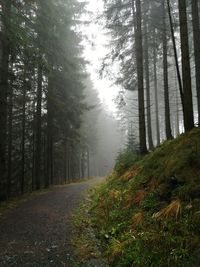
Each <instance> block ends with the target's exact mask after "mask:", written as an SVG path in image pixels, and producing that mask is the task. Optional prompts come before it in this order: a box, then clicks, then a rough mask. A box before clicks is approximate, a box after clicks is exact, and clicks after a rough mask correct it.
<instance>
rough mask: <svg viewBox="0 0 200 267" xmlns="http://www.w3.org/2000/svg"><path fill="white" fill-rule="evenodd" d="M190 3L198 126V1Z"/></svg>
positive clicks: (199, 114) (199, 93)
mask: <svg viewBox="0 0 200 267" xmlns="http://www.w3.org/2000/svg"><path fill="white" fill-rule="evenodd" d="M191 5H192V26H193V38H194V59H195V72H196V90H197V108H198V125H199V126H200V26H199V23H200V22H199V1H198V0H191Z"/></svg>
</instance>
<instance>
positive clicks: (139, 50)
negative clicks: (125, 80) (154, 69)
mask: <svg viewBox="0 0 200 267" xmlns="http://www.w3.org/2000/svg"><path fill="white" fill-rule="evenodd" d="M135 43H136V63H137V82H138V111H139V143H140V153H141V154H145V153H147V146H146V127H145V109H144V80H143V79H144V77H143V75H144V74H143V44H142V14H141V2H140V0H136V33H135Z"/></svg>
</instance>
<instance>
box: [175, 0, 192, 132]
mask: <svg viewBox="0 0 200 267" xmlns="http://www.w3.org/2000/svg"><path fill="white" fill-rule="evenodd" d="M178 3H179V20H180V36H181V56H182V79H183V106H184V108H183V117H184V128H185V131H189V130H191V129H192V128H193V127H194V115H193V103H192V85H191V69H190V56H189V43H188V26H187V8H186V0H179V1H178Z"/></svg>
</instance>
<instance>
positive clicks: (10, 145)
mask: <svg viewBox="0 0 200 267" xmlns="http://www.w3.org/2000/svg"><path fill="white" fill-rule="evenodd" d="M12 68H13V64H11V68H10V69H11V70H12ZM12 80H13V79H12V78H11V80H10V86H9V94H8V97H9V102H8V104H9V107H8V117H9V119H8V174H7V196H8V197H9V196H10V193H11V180H12V151H13V136H12V135H13V88H12Z"/></svg>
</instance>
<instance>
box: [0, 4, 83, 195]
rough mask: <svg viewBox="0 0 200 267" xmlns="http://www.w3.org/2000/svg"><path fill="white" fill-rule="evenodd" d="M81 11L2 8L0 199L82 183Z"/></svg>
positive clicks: (64, 7)
mask: <svg viewBox="0 0 200 267" xmlns="http://www.w3.org/2000/svg"><path fill="white" fill-rule="evenodd" d="M83 9H84V4H81V3H78V2H77V1H10V0H9V1H7V0H6V1H1V48H0V50H1V60H0V61H1V89H0V101H1V104H0V122H1V130H0V177H1V179H0V196H1V197H0V198H1V199H5V198H6V197H8V196H10V195H12V194H15V195H16V194H18V193H21V194H23V193H24V192H26V191H30V190H34V189H39V188H41V187H43V186H45V187H48V186H49V185H50V184H55V183H61V182H63V181H64V180H67V179H68V177H72V178H73V177H78V176H79V175H81V176H82V175H83V176H84V174H80V173H81V171H80V170H79V169H80V167H79V166H77V165H79V164H80V165H81V164H82V165H83V164H86V163H85V161H86V158H87V153H88V151H87V144H86V141H85V140H83V136H81V133H80V124H81V116H82V114H83V112H84V111H85V110H86V109H88V107H87V105H86V104H85V103H84V102H83V98H84V97H83V89H84V81H85V80H86V78H87V73H86V70H85V62H84V59H83V57H82V54H81V53H82V52H81V51H82V48H81V45H80V42H81V36H80V35H79V34H78V33H77V32H76V31H75V29H76V27H77V25H78V23H79V14H80V12H82V10H83ZM80 151H81V152H80ZM79 155H80V157H81V159H79V158H78V157H79ZM80 161H82V163H80ZM83 161H84V162H83ZM82 169H85V167H84V168H82ZM83 171H84V170H82V172H83Z"/></svg>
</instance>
